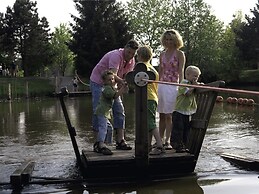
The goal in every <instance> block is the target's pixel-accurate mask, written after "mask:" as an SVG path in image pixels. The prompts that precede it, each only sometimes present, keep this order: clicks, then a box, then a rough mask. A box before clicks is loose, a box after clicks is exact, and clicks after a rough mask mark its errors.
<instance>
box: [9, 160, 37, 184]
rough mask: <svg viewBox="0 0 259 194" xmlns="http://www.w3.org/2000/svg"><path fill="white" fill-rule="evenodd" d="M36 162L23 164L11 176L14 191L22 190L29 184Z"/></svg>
mask: <svg viewBox="0 0 259 194" xmlns="http://www.w3.org/2000/svg"><path fill="white" fill-rule="evenodd" d="M34 166H35V162H33V161H26V162H24V163H23V164H21V165H20V166H19V167H18V168H17V169H16V170H15V171H14V172H13V173H12V174H11V176H10V183H11V185H12V187H13V188H14V189H20V188H22V187H23V186H24V185H27V184H29V182H30V180H31V174H32V172H33V169H34Z"/></svg>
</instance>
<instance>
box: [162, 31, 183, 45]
mask: <svg viewBox="0 0 259 194" xmlns="http://www.w3.org/2000/svg"><path fill="white" fill-rule="evenodd" d="M166 35H169V36H171V37H172V39H173V41H174V44H175V47H176V48H177V49H179V48H182V47H183V39H182V36H181V35H180V34H179V32H178V31H177V30H174V29H170V30H166V31H165V32H164V33H163V34H162V36H161V39H160V41H161V44H162V45H163V47H165V36H166Z"/></svg>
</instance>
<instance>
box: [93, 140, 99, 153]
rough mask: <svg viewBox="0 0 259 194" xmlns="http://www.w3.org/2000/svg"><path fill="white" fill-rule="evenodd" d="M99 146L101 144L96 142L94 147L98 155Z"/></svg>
mask: <svg viewBox="0 0 259 194" xmlns="http://www.w3.org/2000/svg"><path fill="white" fill-rule="evenodd" d="M98 145H99V142H95V143H94V146H93V148H94V152H97V153H98Z"/></svg>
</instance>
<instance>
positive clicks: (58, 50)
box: [51, 24, 74, 76]
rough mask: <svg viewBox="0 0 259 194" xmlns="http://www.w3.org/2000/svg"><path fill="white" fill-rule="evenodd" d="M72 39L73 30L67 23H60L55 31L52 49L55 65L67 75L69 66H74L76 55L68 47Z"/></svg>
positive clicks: (54, 66) (55, 67)
mask: <svg viewBox="0 0 259 194" xmlns="http://www.w3.org/2000/svg"><path fill="white" fill-rule="evenodd" d="M71 39H72V35H71V32H70V30H69V28H68V27H67V26H66V24H60V26H59V27H58V28H55V32H54V34H53V37H52V39H51V50H52V53H53V67H52V68H54V69H57V70H58V71H60V72H61V73H62V75H63V76H64V75H65V72H66V70H67V69H68V68H70V69H72V68H73V67H74V64H73V63H74V55H73V53H72V51H71V50H70V49H69V48H68V44H69V42H70V41H71Z"/></svg>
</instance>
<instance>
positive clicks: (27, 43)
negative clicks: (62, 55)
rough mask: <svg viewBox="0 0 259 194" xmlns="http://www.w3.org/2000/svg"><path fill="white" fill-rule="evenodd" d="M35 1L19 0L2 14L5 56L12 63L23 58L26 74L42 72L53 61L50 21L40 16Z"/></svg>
mask: <svg viewBox="0 0 259 194" xmlns="http://www.w3.org/2000/svg"><path fill="white" fill-rule="evenodd" d="M36 5H37V3H36V2H32V1H30V0H16V1H15V3H14V5H13V8H12V9H11V8H10V7H8V8H7V11H6V14H5V17H4V18H3V24H4V28H3V33H4V34H5V36H4V37H3V40H2V41H3V45H4V48H5V51H6V52H7V54H6V58H7V60H8V61H9V63H10V62H11V61H14V60H20V62H19V61H18V62H19V63H21V64H20V65H21V66H20V68H22V69H23V70H24V76H29V75H39V74H40V73H41V71H42V70H43V69H44V66H45V65H46V64H48V63H50V62H51V55H50V52H49V51H50V49H49V48H50V47H49V46H50V44H49V39H50V35H49V33H48V32H49V25H48V21H47V19H46V18H45V17H43V18H39V16H38V13H37V8H36Z"/></svg>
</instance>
